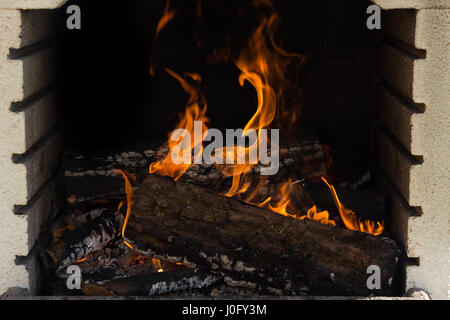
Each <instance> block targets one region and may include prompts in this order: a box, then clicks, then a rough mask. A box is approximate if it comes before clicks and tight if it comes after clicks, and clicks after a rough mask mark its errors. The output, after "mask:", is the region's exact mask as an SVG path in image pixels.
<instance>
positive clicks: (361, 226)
mask: <svg viewBox="0 0 450 320" xmlns="http://www.w3.org/2000/svg"><path fill="white" fill-rule="evenodd" d="M322 181H324V182H325V183H326V185H327V186H328V188H329V189H330V191H331V194H332V196H333V199H334V202H335V204H336V207H337V208H338V211H339V215H340V216H341V219H342V221H343V222H344V224H345V227H346V228H347V229H350V230H354V231H361V232H366V233H370V234H373V235H374V236H377V235H380V234H382V233H383V230H384V221H382V222H381V223H380V222H378V221H377V222H376V225H375V222H374V221H371V220H363V219H360V218H358V217H357V216H356V213H355V212H354V211H352V210H350V209H347V208H346V207H345V206H344V205H343V204H342V202H341V201H340V200H339V198H338V195H337V193H336V190H335V188H334V187H333V186H332V185H331V184H329V183H328V181H327V180H326V179H325V178H324V177H322Z"/></svg>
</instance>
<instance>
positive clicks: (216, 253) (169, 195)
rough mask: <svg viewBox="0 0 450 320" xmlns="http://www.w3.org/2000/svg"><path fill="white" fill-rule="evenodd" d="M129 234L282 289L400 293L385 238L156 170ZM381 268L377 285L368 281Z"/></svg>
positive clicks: (162, 250)
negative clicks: (258, 204)
mask: <svg viewBox="0 0 450 320" xmlns="http://www.w3.org/2000/svg"><path fill="white" fill-rule="evenodd" d="M125 239H126V241H128V242H129V243H131V244H132V245H133V248H134V250H136V251H137V252H139V253H140V254H146V255H149V256H151V257H154V258H160V259H166V260H169V261H171V262H174V263H176V262H182V263H183V264H184V265H185V266H187V267H191V268H196V267H201V268H203V269H204V270H208V271H210V272H213V273H215V274H218V275H220V276H223V277H224V281H225V282H226V283H227V284H228V285H231V286H241V287H248V288H255V289H258V290H260V291H261V292H266V293H275V294H301V293H302V292H303V293H305V292H307V293H308V294H313V295H330V294H333V295H370V294H375V295H392V294H395V287H396V285H395V283H396V280H397V271H398V270H397V268H398V259H399V256H400V252H399V250H398V248H397V246H396V244H395V242H394V241H393V240H391V239H388V238H386V237H375V236H372V235H370V234H367V233H361V232H354V231H350V230H347V229H344V228H339V227H332V226H329V225H323V224H319V223H316V222H313V221H309V220H298V219H293V218H291V217H286V216H282V215H279V214H276V213H274V212H271V211H268V210H265V209H262V208H258V207H255V206H251V205H249V204H246V203H243V202H242V201H239V200H236V199H232V198H227V197H224V196H221V195H218V194H216V193H214V192H211V191H209V190H205V189H203V188H201V187H199V186H196V185H192V184H188V183H185V182H180V181H179V182H173V181H172V180H170V179H168V178H165V177H160V176H156V175H150V176H148V177H147V178H145V179H144V181H143V183H142V184H141V186H140V188H139V190H138V191H137V193H136V194H135V202H134V206H133V209H132V213H131V217H130V220H129V222H128V227H127V229H126V232H125ZM371 265H376V266H379V267H380V270H381V273H380V275H379V277H380V279H379V280H380V285H381V288H380V289H378V290H371V289H369V288H368V286H367V284H366V282H367V279H368V277H369V276H370V274H367V273H366V272H367V269H368V267H369V266H371Z"/></svg>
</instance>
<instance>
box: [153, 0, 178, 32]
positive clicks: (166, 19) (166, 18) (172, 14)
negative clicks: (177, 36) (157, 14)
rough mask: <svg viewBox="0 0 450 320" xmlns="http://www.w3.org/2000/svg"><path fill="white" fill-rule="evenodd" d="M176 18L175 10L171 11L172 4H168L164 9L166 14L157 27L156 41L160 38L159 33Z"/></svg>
mask: <svg viewBox="0 0 450 320" xmlns="http://www.w3.org/2000/svg"><path fill="white" fill-rule="evenodd" d="M174 17H175V9H173V10H170V2H169V1H167V2H166V8H165V9H164V13H163V15H162V17H161V18H160V19H159V21H158V25H157V26H156V32H155V40H156V39H157V38H158V35H159V33H160V32H161V30H162V29H164V27H165V26H166V25H167V24H168V23H169V22H170V21H171V20H172V19H173V18H174Z"/></svg>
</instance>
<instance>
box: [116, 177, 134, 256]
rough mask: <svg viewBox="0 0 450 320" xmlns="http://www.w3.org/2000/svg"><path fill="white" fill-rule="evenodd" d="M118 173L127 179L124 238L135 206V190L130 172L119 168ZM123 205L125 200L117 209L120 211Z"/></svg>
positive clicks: (131, 247) (130, 246)
mask: <svg viewBox="0 0 450 320" xmlns="http://www.w3.org/2000/svg"><path fill="white" fill-rule="evenodd" d="M117 173H120V174H121V175H122V176H123V178H124V180H125V193H126V197H127V212H126V214H125V221H124V222H123V226H122V238H124V237H125V229H126V228H127V225H128V220H129V219H130V214H131V208H132V207H133V203H134V192H133V186H132V185H131V182H130V180H129V179H128V174H127V173H125V172H124V171H123V170H117ZM122 207H123V201H121V202H120V204H119V206H118V208H117V210H118V211H119V212H120V209H122ZM123 241H124V243H125V244H126V245H127V246H128V247H129V248H130V249H133V246H132V245H131V244H130V243H128V242H127V241H125V240H123Z"/></svg>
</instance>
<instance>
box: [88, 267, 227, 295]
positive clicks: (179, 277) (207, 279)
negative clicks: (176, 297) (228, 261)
mask: <svg viewBox="0 0 450 320" xmlns="http://www.w3.org/2000/svg"><path fill="white" fill-rule="evenodd" d="M219 279H220V277H219V276H217V275H213V274H209V273H206V272H202V271H200V270H194V269H185V270H177V271H167V272H156V273H150V274H146V275H138V276H132V277H126V278H121V279H114V280H111V281H108V282H106V283H102V284H89V285H85V286H84V288H83V292H84V293H85V294H86V295H98V294H99V293H100V292H101V293H102V294H106V295H120V296H153V295H161V294H168V293H172V292H175V291H182V290H191V289H200V288H204V287H208V286H210V285H212V284H213V283H215V282H216V281H217V280H219Z"/></svg>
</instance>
